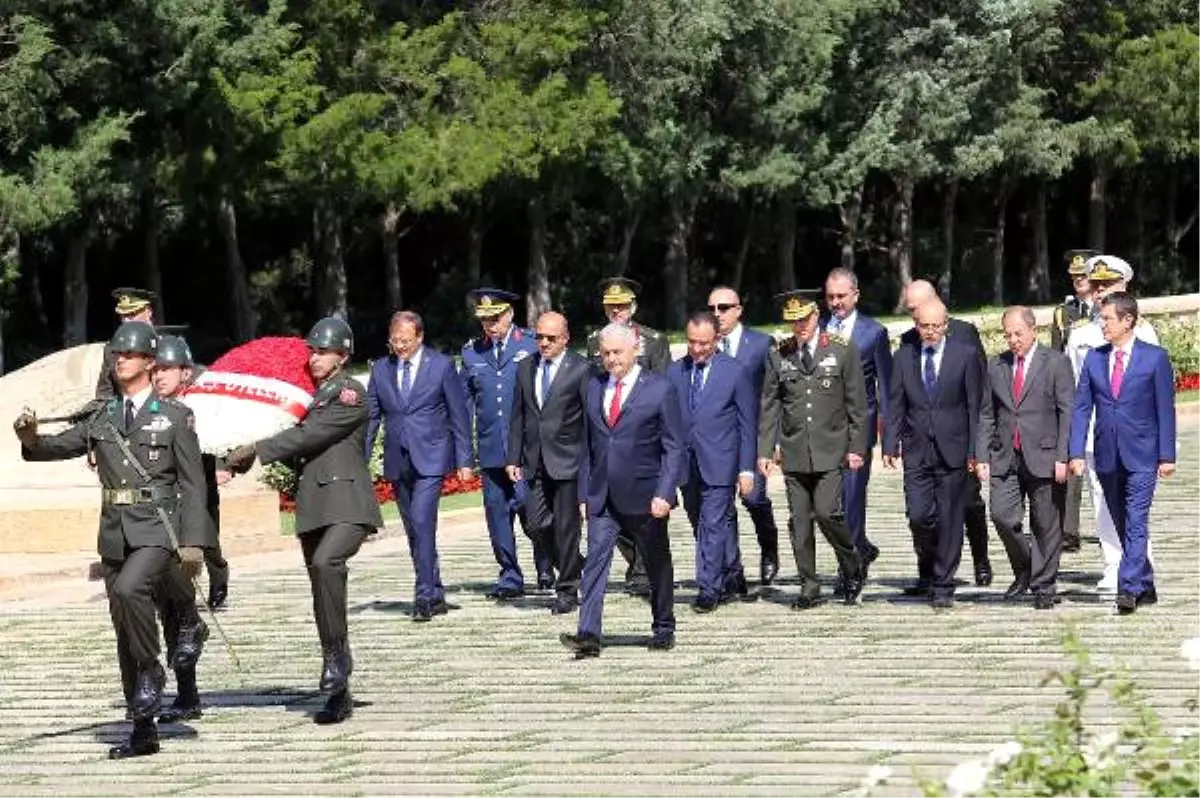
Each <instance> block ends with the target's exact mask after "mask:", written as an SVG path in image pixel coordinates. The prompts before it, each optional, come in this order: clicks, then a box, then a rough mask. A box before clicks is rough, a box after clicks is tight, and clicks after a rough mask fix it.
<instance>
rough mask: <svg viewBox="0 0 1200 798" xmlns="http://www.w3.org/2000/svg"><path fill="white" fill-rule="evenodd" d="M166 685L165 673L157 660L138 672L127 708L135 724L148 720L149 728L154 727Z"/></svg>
mask: <svg viewBox="0 0 1200 798" xmlns="http://www.w3.org/2000/svg"><path fill="white" fill-rule="evenodd" d="M166 683H167V673H166V671H164V670H163V666H162V665H161V664H160V663H159V662H158V660H155V661H154V663H153V664H152V665H150V666H148V667H144V668H142V669H141V670H139V671H138V675H137V684H136V685H135V686H134V688H133V700H132V701H131V702H130V706H129V708H130V710H132V712H133V721H134V723H135V724H136V723H138V722H139V721H146V720H148V721H150V725H151V726H153V725H154V721H153V718H154V716H155V715H157V714H158V710H159V709H160V708H161V707H162V691H163V687H164V686H165V685H166Z"/></svg>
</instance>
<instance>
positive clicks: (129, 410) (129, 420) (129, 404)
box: [125, 399, 133, 437]
mask: <svg viewBox="0 0 1200 798" xmlns="http://www.w3.org/2000/svg"><path fill="white" fill-rule="evenodd" d="M131 432H133V400H132V399H126V400H125V435H126V437H128V436H129V433H131Z"/></svg>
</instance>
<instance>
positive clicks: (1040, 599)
mask: <svg viewBox="0 0 1200 798" xmlns="http://www.w3.org/2000/svg"><path fill="white" fill-rule="evenodd" d="M1057 603H1058V602H1057V601H1055V599H1054V594H1053V593H1038V594H1037V595H1036V596H1034V597H1033V608H1034V609H1035V610H1052V609H1054V605H1055V604H1057Z"/></svg>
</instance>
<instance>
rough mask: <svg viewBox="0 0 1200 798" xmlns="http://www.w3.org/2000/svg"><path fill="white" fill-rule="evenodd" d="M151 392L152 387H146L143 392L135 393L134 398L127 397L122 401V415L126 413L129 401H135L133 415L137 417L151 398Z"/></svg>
mask: <svg viewBox="0 0 1200 798" xmlns="http://www.w3.org/2000/svg"><path fill="white" fill-rule="evenodd" d="M150 390H151V389H150V386H146V387H145V388H143V389H142V390H140V391H138V392H137V393H135V394H134V395H133V396H126V397H124V398H123V399H121V413H122V415H124V413H125V403H126V402H127V401H129V400H133V414H134V415H135V416H136V415H137V414H138V413H140V412H142V405H144V404H146V400H147V399H149V398H150Z"/></svg>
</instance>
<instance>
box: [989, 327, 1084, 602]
mask: <svg viewBox="0 0 1200 798" xmlns="http://www.w3.org/2000/svg"><path fill="white" fill-rule="evenodd" d="M1004 338H1005V340H1006V341H1007V342H1008V348H1009V351H1007V352H1003V353H1001V354H999V355H997V356H996V357H994V358H992V360H991V363H989V364H988V373H987V387H986V389H985V390H984V397H983V405H982V407H981V408H980V412H979V442H978V443H977V444H976V447H975V450H976V452H978V454H979V464H978V465H977V466H976V468H975V473H976V474H978V475H979V478H980V479H988V477H989V474H990V477H991V482H990V484H991V494H992V522H993V523H994V524H995V525H996V531H997V532H998V533H999V534H1000V540H1001V541H1002V542H1003V543H1004V548H1005V550H1006V551H1007V552H1008V560H1009V562H1010V563H1011V564H1012V569H1013V576H1014V577H1015V579H1014V581H1013V583H1012V586H1011V587H1009V589H1008V591H1007V592H1006V593H1005V597H1006V598H1017V597H1018V596H1020V595H1022V594H1023V593H1025V592H1026V591H1027V590H1030V589H1032V590H1033V595H1034V606H1035V607H1037V608H1038V609H1039V610H1048V609H1052V608H1053V607H1054V590H1055V582H1056V581H1057V579H1058V558H1059V555H1060V554H1061V553H1062V512H1063V506H1064V503H1065V501H1066V482H1067V438H1068V433H1069V430H1070V425H1071V410H1072V407H1073V404H1074V401H1075V375H1074V372H1073V371H1072V370H1071V361H1070V360H1068V359H1067V356H1066V355H1064V354H1063V353H1062V352H1059V351H1057V350H1056V349H1051V348H1049V347H1045V346H1038V343H1037V324H1036V322H1035V321H1034V316H1033V311H1032V310H1030V309H1029V308H1026V307H1012V308H1009V309H1008V310H1006V311H1005V312H1004ZM1026 497H1028V498H1029V522H1030V528H1031V530H1032V532H1033V539H1032V541H1031V540H1030V539H1029V536H1028V535H1026V534H1024V533H1023V532H1022V530H1021V518H1022V516H1023V515H1024V514H1025V499H1026Z"/></svg>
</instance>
